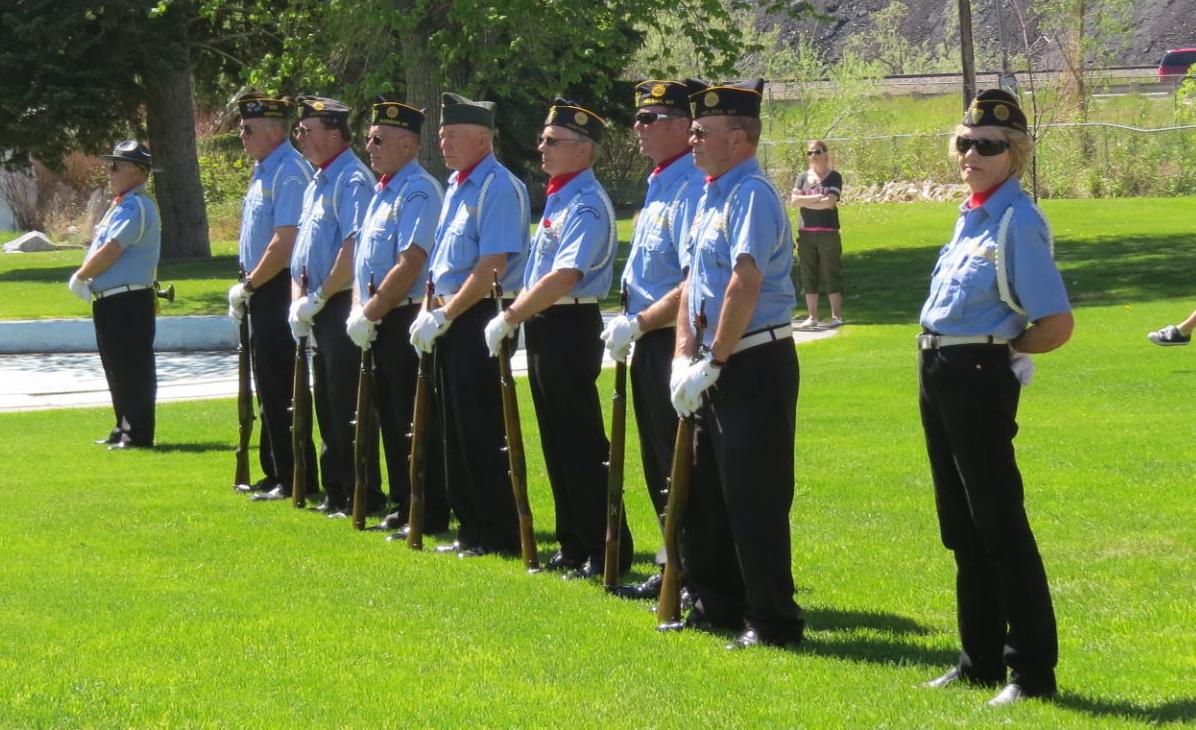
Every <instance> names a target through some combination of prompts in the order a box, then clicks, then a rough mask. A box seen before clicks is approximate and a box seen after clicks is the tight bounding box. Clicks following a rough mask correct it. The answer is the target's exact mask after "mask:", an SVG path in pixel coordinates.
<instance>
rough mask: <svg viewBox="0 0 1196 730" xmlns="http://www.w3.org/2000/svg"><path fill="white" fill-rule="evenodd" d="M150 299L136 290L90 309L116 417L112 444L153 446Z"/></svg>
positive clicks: (146, 291)
mask: <svg viewBox="0 0 1196 730" xmlns="http://www.w3.org/2000/svg"><path fill="white" fill-rule="evenodd" d="M154 296H155V295H154V291H153V290H152V289H140V290H138V291H132V292H124V293H121V294H113V295H112V296H107V297H104V298H103V299H97V300H95V301H94V302H92V305H91V318H92V321H93V322H94V323H95V329H96V349H97V350H99V353H100V363H101V364H102V365H103V366H104V377H105V378H106V379H107V380H108V392H109V393H110V394H111V396H112V410H113V412H114V413H115V415H116V422H115V425H114V426H113V428H112V432H111V434H110V435H109V436H110V438H109V440H111V441H112V442H113V443H115V442H116V441H123V442H125V443H130V444H132V445H134V446H153V445H154V400H155V399H156V398H157V396H158V371H157V367H156V365H155V363H154V335H155V334H156V332H157V322H156V321H155V314H154Z"/></svg>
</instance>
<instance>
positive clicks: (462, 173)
mask: <svg viewBox="0 0 1196 730" xmlns="http://www.w3.org/2000/svg"><path fill="white" fill-rule="evenodd" d="M484 159H486V158H485V157H483V158H482V160H484ZM482 160H478V161H477V162H475V163H473V164H472V165H470V166H469V167H467V168H465V169H464V170H457V184H458V185H460V184H462V183H464V182H465V180H466V178H468V177H469V174H470V173H471V172H473V171H474V170H476V169H478V165H480V164H482Z"/></svg>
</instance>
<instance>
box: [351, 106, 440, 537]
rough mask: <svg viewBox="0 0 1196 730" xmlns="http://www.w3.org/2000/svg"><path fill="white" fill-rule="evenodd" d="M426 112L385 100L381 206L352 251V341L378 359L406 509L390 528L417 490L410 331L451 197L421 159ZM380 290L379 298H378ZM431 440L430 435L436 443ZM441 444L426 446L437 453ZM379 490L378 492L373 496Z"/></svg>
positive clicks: (434, 478) (376, 126)
mask: <svg viewBox="0 0 1196 730" xmlns="http://www.w3.org/2000/svg"><path fill="white" fill-rule="evenodd" d="M423 123H424V112H423V110H421V109H415V108H413V107H410V106H407V105H406V104H402V103H400V102H397V101H389V100H385V99H379V100H378V102H377V103H375V104H374V106H373V117H372V122H371V126H370V131H369V138H368V139H367V140H366V145H365V149H366V152H367V153H369V157H370V167H371V168H373V170H374V172H376V173H378V175H380V177H379V178H378V184H377V185H376V186H374V198H373V200H371V201H370V205H369V208H367V209H366V212H365V220H364V222H363V223H362V227H361V231H360V233H359V234H358V235H357V243H356V246H355V251H354V266H353V269H354V282H353V283H354V287H353V302H354V305H353V310H352V312H351V313H350V314H349V320H348V323H347V329H348V333H349V338H350V339H352V340H353V342H354V344H356V345H357V346H358V347H361V348H363V349H369V348H372V349H373V351H374V368H375V381H376V384H377V385H376V388H375V397H376V404H377V410H378V416H379V422H380V425H381V431H382V445H383V448H384V450H385V453H386V469H387V474H388V478H389V486H390V501H391V502H393V503H395V504H396V505H398V507H399V509H398V511H397V512H395V513H394V514H392V515H387V518H386V520H385V523H386V526H387V527H390V528H398V527H399V526H400V525H402V524H404V523H406V521H407V508H408V507H409V506H410V497H411V481H410V478H409V473H408V471H409V470H408V462H407V458H408V456H409V455H410V453H411V440H410V438H409V435H410V434H409V431H408V429H409V428H410V426H411V416H412V411H413V407H414V405H415V381H416V375H417V374H418V371H419V356H418V353H417V352H416V351H415V350H413V349H412V347H411V344H410V343H409V342H408V329H409V328H410V327H411V322H412V321H413V320H414V319H415V316H416V315H417V314H419V311H420V305H421V304H422V303H423V300H424V285H425V282H426V281H427V279H428V254H429V253H431V251H432V244H433V243H434V242H435V240H436V222H437V220H438V219H439V217H440V205H441V202H442V199H443V197H444V193H443V191H442V190H441V188H440V183H439V182H437V181H436V180H435V179H434V178H433V177H432V176H431V175H429V174H428V173H427V172H426V171H425V170H424V168H423V167H421V166H420V164H419V161H418V160H417V159H416V158H417V156H418V155H419V140H420V130H421V129H422V127H423ZM372 287H376V289H375V291H373V292H371V288H372ZM429 435H431V434H429ZM435 442H436V440H435V438H426V439H425V443H427V444H428V445H429V446H433V445H434V444H435ZM426 464H427V469H426V473H427V478H426V479H425V485H424V489H425V497H424V498H425V502H426V508H425V515H424V524H425V529H426V530H427V531H428V532H443V531H444V530H446V529H448V521H449V512H448V502H447V499H446V497H445V494H444V481H443V478H442V477H441V475H442V474H443V467H442V464H441V463H440V450H439V448H435V447H433V448H431V449H430V451H429V458H427V459H426ZM376 490H377V485H374V484H371V485H370V491H371V492H374V491H376Z"/></svg>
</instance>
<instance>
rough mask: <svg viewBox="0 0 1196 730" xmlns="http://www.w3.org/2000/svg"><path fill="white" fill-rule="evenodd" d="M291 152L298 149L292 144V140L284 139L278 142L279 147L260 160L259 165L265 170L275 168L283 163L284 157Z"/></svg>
mask: <svg viewBox="0 0 1196 730" xmlns="http://www.w3.org/2000/svg"><path fill="white" fill-rule="evenodd" d="M290 152H297V150H295V148H294V146H293V145H291V142H290V140H286V139H284V140H283V141H281V142H279V143H278V146H277V147H275V148H274V149H272V150H270V154H268V155H266V156H265V157H264V158H262V159H261V160H260V161H258V163H257V167H259V168H261V170H262V171H263V172H264V171H267V170H273V169H274V168H275V167H277V166H278V165H279V164H281V163H282V160H283V158H284V157H286V156H287V155H288V154H289V153H290Z"/></svg>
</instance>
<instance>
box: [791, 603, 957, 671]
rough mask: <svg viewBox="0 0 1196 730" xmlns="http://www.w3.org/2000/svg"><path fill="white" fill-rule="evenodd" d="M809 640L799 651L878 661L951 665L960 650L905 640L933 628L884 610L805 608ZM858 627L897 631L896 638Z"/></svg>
mask: <svg viewBox="0 0 1196 730" xmlns="http://www.w3.org/2000/svg"><path fill="white" fill-rule="evenodd" d="M805 616H806V628H807V632H806V640H805V641H804V642H802V644H801V648H800V649H799V650H800V651H803V652H805V653H809V654H813V655H815V656H821V657H829V658H834V659H844V660H847V661H853V662H871V663H875V664H918V665H924V666H928V667H944V666H950V665H952V664H954V663H955V662H957V661H958V660H959V652H958V651H955V650H951V649H936V648H933V647H927V646H921V645H919V644H912V643H908V642H905V641H902V640H901V638H900V637H902V636H927V635H930V634H932V633H933V632H932V630H931V629H929V628H927V627H925V626H923V625H921V624H919V623H918V622H917V621H914V620H913V619H911V618H908V617H906V616H898V615H896V614H891V613H884V612H881V611H851V610H839V609H834V608H806V609H805ZM859 630H866V631H880V632H885V633H889V634H894V635H896V636H894V637H893V638H889V637H882V636H873V635H868V636H863V635H860V634H857V633H855V632H857V631H859Z"/></svg>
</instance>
